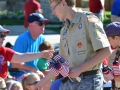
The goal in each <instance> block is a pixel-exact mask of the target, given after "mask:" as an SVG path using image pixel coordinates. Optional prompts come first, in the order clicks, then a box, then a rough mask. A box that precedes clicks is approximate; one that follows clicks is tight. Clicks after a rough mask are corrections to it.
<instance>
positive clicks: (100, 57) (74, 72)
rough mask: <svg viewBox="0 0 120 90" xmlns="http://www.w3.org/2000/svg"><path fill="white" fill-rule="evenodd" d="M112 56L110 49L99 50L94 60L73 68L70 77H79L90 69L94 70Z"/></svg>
mask: <svg viewBox="0 0 120 90" xmlns="http://www.w3.org/2000/svg"><path fill="white" fill-rule="evenodd" d="M110 54H111V50H110V48H109V47H106V48H103V49H101V50H99V51H98V52H97V53H96V54H95V55H94V56H93V57H92V58H90V59H89V60H86V62H84V63H82V64H80V65H79V66H77V68H76V67H75V68H71V69H70V72H69V76H70V77H72V78H76V77H78V76H79V75H80V74H81V73H82V72H85V71H87V70H88V69H89V68H92V67H93V66H95V65H97V64H98V63H100V62H102V61H103V60H104V59H105V58H106V57H107V56H109V55H110ZM78 71H79V72H78Z"/></svg>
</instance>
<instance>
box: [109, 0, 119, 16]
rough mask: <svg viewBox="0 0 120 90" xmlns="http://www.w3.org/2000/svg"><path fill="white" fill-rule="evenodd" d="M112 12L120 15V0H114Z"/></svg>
mask: <svg viewBox="0 0 120 90" xmlns="http://www.w3.org/2000/svg"><path fill="white" fill-rule="evenodd" d="M111 14H112V15H115V16H118V17H119V16H120V0H114V2H113V4H112V9H111Z"/></svg>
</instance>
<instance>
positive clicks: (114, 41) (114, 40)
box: [108, 36, 120, 48]
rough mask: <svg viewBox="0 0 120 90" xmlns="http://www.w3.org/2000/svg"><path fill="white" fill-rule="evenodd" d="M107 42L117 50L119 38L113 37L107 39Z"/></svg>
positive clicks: (119, 44)
mask: <svg viewBox="0 0 120 90" xmlns="http://www.w3.org/2000/svg"><path fill="white" fill-rule="evenodd" d="M108 41H109V43H110V45H111V46H112V47H113V48H117V47H118V46H120V37H119V36H115V37H114V38H112V37H108Z"/></svg>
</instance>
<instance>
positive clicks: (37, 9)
mask: <svg viewBox="0 0 120 90" xmlns="http://www.w3.org/2000/svg"><path fill="white" fill-rule="evenodd" d="M35 9H36V10H35V12H36V13H42V9H41V5H40V3H39V2H38V3H36V6H35Z"/></svg>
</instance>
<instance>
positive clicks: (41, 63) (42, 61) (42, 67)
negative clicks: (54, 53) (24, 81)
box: [37, 41, 54, 90]
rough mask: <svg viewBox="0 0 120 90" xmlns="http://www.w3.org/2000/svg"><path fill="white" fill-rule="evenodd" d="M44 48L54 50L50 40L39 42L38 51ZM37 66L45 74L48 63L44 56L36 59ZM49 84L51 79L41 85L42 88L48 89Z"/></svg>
mask: <svg viewBox="0 0 120 90" xmlns="http://www.w3.org/2000/svg"><path fill="white" fill-rule="evenodd" d="M44 50H54V46H53V45H52V44H51V43H50V42H48V41H44V42H43V43H41V44H40V46H39V51H44ZM37 67H38V69H39V70H40V71H42V72H43V73H44V74H45V75H46V74H47V73H48V72H49V70H48V63H47V61H46V59H45V58H40V59H39V60H38V62H37ZM51 84H52V82H51V81H49V82H47V83H46V85H45V86H44V87H43V88H44V90H50V86H51Z"/></svg>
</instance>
